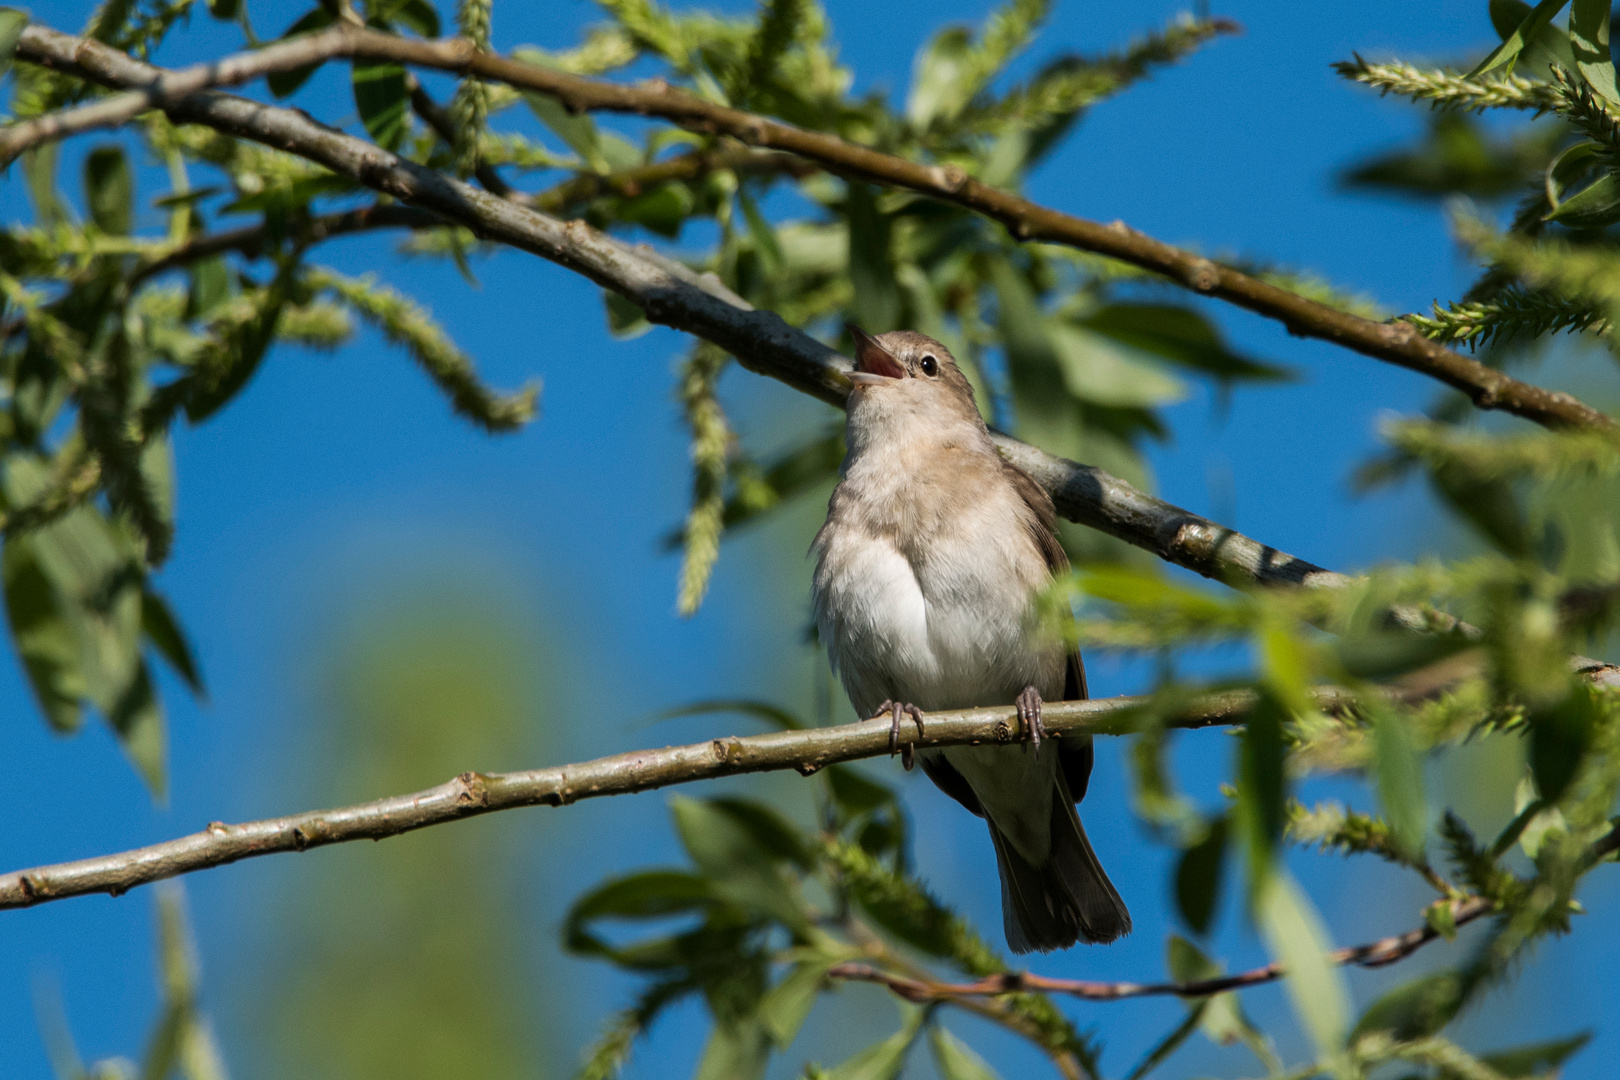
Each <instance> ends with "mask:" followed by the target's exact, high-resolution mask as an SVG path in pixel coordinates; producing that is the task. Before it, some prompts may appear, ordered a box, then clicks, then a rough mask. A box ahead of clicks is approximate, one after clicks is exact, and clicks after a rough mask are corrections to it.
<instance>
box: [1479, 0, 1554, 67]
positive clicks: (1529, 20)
mask: <svg viewBox="0 0 1620 1080" xmlns="http://www.w3.org/2000/svg"><path fill="white" fill-rule="evenodd" d="M1566 3H1568V0H1541V3H1539V4H1537V5H1536V6H1535V9H1534V10H1533V11H1531V12H1530V13H1529V14H1528V15H1526V16H1525V17H1524V20H1523V21H1522V22H1520V23H1519V25H1518V26H1516V27H1514V28H1513V31H1512V33H1510V34H1508V36H1507V37H1506V38H1505V39H1504V40H1503V42H1502V44H1500V45H1498V46H1497V47H1496V48H1495V49H1493V50H1491V53H1490V55H1489V56H1487V57H1485V59H1483V60H1481V61H1480V62H1479V64H1478V66H1476V67H1475V68H1474V70H1472V71H1470V72H1469V73H1468V78H1470V79H1475V78H1478V77H1479V76H1481V75H1483V74H1485V73H1486V72H1487V71H1494V70H1495V69H1496V68H1499V67H1503V66H1506V68H1507V70H1508V71H1512V70H1513V65H1514V63H1515V61H1517V60H1518V59H1519V54H1520V53H1522V52H1524V50H1525V47H1526V46H1527V45H1528V44H1529V42H1530V41H1531V40H1532V39H1534V38H1535V37H1536V36H1537V35H1538V34H1539V33H1540V31H1541V30H1542V29H1543V28H1544V27H1546V26H1547V24H1549V23H1550V22H1552V19H1553V16H1554V15H1557V14H1558V13H1559V12H1560V11H1562V10H1563V9H1564V5H1565V4H1566ZM1495 10H1496V5H1495V4H1494V3H1493V4H1492V14H1493V15H1494V14H1495Z"/></svg>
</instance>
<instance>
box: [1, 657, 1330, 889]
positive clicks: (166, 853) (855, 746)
mask: <svg viewBox="0 0 1620 1080" xmlns="http://www.w3.org/2000/svg"><path fill="white" fill-rule="evenodd" d="M1344 700H1346V699H1345V697H1344V693H1343V691H1340V690H1336V689H1334V688H1331V687H1328V688H1323V689H1322V690H1320V691H1319V692H1318V704H1319V705H1321V706H1322V707H1324V708H1330V707H1332V706H1333V705H1334V704H1336V703H1341V702H1343V701H1344ZM1145 701H1146V699H1145V698H1133V697H1119V698H1104V699H1101V700H1097V701H1062V702H1050V703H1048V704H1047V705H1046V707H1045V710H1044V711H1043V712H1042V714H1041V715H1042V720H1043V721H1044V722H1045V726H1046V730H1047V732H1048V733H1049V734H1058V735H1060V736H1061V735H1062V734H1063V733H1065V732H1077V733H1080V732H1083V733H1085V734H1119V733H1123V732H1124V731H1127V730H1129V723H1128V722H1127V721H1125V720H1124V719H1123V718H1122V716H1121V714H1123V713H1125V712H1126V711H1127V710H1130V709H1132V708H1133V707H1135V706H1138V705H1141V704H1143V703H1144V702H1145ZM1253 701H1254V697H1253V695H1252V694H1248V693H1245V692H1241V691H1234V692H1227V693H1221V694H1211V695H1207V696H1205V697H1203V698H1201V699H1199V701H1198V702H1197V703H1196V704H1195V705H1193V706H1192V707H1190V708H1189V709H1188V710H1187V711H1185V712H1183V713H1181V714H1179V715H1178V716H1176V717H1173V718H1171V719H1170V720H1169V721H1167V725H1168V726H1170V727H1177V728H1203V727H1210V726H1214V725H1221V724H1232V723H1235V722H1237V721H1238V719H1239V718H1240V717H1241V716H1242V715H1243V714H1244V713H1245V712H1246V711H1247V710H1248V709H1249V707H1250V706H1251V705H1252V703H1253ZM890 727H891V721H890V720H889V719H887V718H880V719H876V720H863V721H861V722H859V723H855V724H844V725H842V726H839V727H827V728H810V729H806V730H801V731H780V732H772V733H770V734H766V735H750V736H743V737H739V736H731V737H728V738H720V739H711V740H708V741H706V742H700V743H691V744H689V745H686V746H671V747H665V748H664V749H662V750H636V751H632V752H630V753H627V754H615V755H613V756H612V757H605V758H597V759H596V760H595V761H586V762H582V763H579V764H574V765H562V766H558V767H555V768H549V769H532V770H529V771H526V772H513V773H489V774H484V773H471V772H468V773H462V774H461V775H460V776H457V777H456V778H455V779H453V780H449V781H446V782H445V783H443V784H440V785H439V786H437V787H432V788H428V789H427V790H425V791H418V792H414V793H412V794H410V795H396V796H394V797H392V798H386V799H378V800H376V801H374V802H368V803H361V804H359V805H356V806H344V807H338V808H336V809H331V810H312V811H307V812H305V813H301V814H291V815H288V816H286V817H279V818H269V819H266V820H264V821H253V822H248V823H246V824H243V825H225V824H221V823H219V822H214V823H212V824H210V825H209V826H208V828H207V829H205V830H204V831H202V832H200V833H193V834H192V835H190V836H184V837H181V838H180V839H178V840H170V841H167V842H165V843H161V844H153V845H151V846H150V847H144V848H137V849H135V850H133V851H125V852H121V853H119V854H116V855H104V856H99V857H97V858H91V859H81V860H79V861H77V862H66V863H59V864H57V865H54V866H41V867H36V868H34V869H32V870H19V871H15V872H12V873H9V874H4V875H0V909H4V908H20V907H32V906H34V905H35V904H41V903H45V902H46V901H49V900H60V899H63V898H65V897H69V896H83V895H86V894H89V893H100V892H104V893H110V894H111V895H113V896H118V895H121V894H123V893H125V892H127V891H128V890H129V889H131V888H134V887H135V886H137V885H146V884H149V883H150V882H153V881H160V880H162V879H164V878H171V877H175V876H177V875H179V874H189V873H192V872H193V871H197V870H206V869H208V868H210V867H214V866H223V865H225V864H226V863H232V862H236V861H237V860H239V859H250V858H254V857H257V856H260V855H272V854H275V853H277V852H283V851H303V850H304V849H305V848H311V847H324V846H325V845H327V844H341V843H345V842H347V841H351V840H381V839H382V838H384V837H387V836H398V835H400V834H401V833H407V832H413V831H415V830H417V829H423V828H427V827H428V826H431V825H442V824H444V823H445V822H449V821H459V820H461V819H462V818H469V817H477V816H479V815H481V814H490V813H494V812H496V811H498V810H511V809H514V808H516V807H520V806H566V805H568V804H569V803H572V802H576V801H578V800H580V799H594V798H600V797H602V796H607V795H627V794H630V793H632V792H637V791H651V790H653V789H655V788H661V787H666V786H668V785H670V784H686V783H691V782H693V781H696V780H711V779H715V778H717V777H721V776H736V775H738V774H741V773H755V772H773V771H781V770H785V769H794V770H796V771H798V772H800V773H802V774H804V775H806V776H808V775H810V774H812V773H815V772H817V771H818V770H820V769H824V768H826V767H827V766H828V765H835V764H837V763H839V762H843V761H856V760H858V759H861V758H871V757H880V756H883V755H886V754H888V753H889V742H890V736H891V732H890ZM1021 738H1022V735H1021V733H1020V731H1019V723H1018V714H1017V712H1016V711H1015V710H1014V709H1012V708H1010V707H1009V708H991V709H968V710H962V711H957V712H939V713H929V714H927V715H926V717H925V719H924V722H923V731H922V732H918V731H917V729H916V726H915V725H911V724H907V725H905V726H904V727H903V728H902V729H901V732H900V735H899V745H900V747H902V748H906V747H912V748H916V747H929V746H968V745H977V744H980V743H992V742H993V743H1009V742H1016V741H1019V740H1020V739H1021Z"/></svg>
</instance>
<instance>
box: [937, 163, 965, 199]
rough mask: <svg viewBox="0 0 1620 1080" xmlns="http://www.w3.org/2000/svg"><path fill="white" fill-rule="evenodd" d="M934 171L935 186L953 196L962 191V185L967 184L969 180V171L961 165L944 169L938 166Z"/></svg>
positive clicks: (946, 166)
mask: <svg viewBox="0 0 1620 1080" xmlns="http://www.w3.org/2000/svg"><path fill="white" fill-rule="evenodd" d="M932 171H933V174H934V183H935V185H936V186H938V187H940V188H942V189H944V190H945V191H948V192H950V193H951V194H952V195H954V194H956V193H957V192H958V191H961V190H962V185H963V184H965V183H967V180H968V174H967V170H966V169H964V168H962V166H960V165H945V166H943V167H941V166H938V165H936V166H934V168H933V170H932Z"/></svg>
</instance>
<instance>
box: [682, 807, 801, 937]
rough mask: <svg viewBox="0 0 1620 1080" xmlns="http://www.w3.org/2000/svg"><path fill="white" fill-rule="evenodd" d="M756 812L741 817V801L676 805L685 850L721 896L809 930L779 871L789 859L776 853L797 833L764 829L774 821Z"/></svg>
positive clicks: (789, 887) (781, 828)
mask: <svg viewBox="0 0 1620 1080" xmlns="http://www.w3.org/2000/svg"><path fill="white" fill-rule="evenodd" d="M751 809H752V811H753V812H752V813H748V814H744V813H738V812H737V810H736V806H735V801H732V803H731V805H726V804H724V803H720V802H718V801H711V800H700V799H690V798H684V797H682V798H676V799H672V800H671V801H670V810H671V812H672V813H673V814H674V817H675V828H676V832H677V833H679V835H680V838H681V843H682V845H683V846H684V847H685V848H686V850H687V853H688V854H689V855H691V857H692V861H693V862H695V863H696V864H697V865H698V869H699V870H700V871H701V872H702V873H703V874H704V875H705V876H707V877H708V878H709V879H710V880H711V881H712V882H713V883H714V889H715V891H716V892H717V893H718V894H719V895H721V896H724V897H725V898H726V899H728V900H730V901H731V902H733V903H735V904H738V905H740V906H742V907H744V908H746V909H748V910H750V911H753V912H756V913H758V914H760V915H763V916H765V917H767V918H772V919H775V920H777V921H778V922H781V923H783V924H785V925H787V926H791V927H799V926H803V925H804V924H805V922H806V915H805V913H804V910H803V907H802V905H801V904H800V902H799V900H798V898H797V896H795V894H794V891H793V889H792V888H791V886H790V885H789V883H788V881H787V879H786V877H785V876H784V875H783V874H782V871H781V869H780V867H779V866H778V863H779V862H780V861H781V860H782V859H783V858H785V857H787V856H786V855H785V853H784V852H783V851H781V850H778V849H777V848H776V847H775V845H776V844H777V843H780V842H781V841H782V839H783V837H784V836H785V835H791V833H790V832H789V830H788V827H787V826H785V825H782V826H781V827H780V829H772V828H771V827H770V826H767V825H764V824H762V822H763V820H764V819H766V818H767V816H770V817H774V815H773V814H771V812H770V811H767V810H764V808H762V807H754V808H751ZM779 820H780V819H778V821H779Z"/></svg>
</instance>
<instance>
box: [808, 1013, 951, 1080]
mask: <svg viewBox="0 0 1620 1080" xmlns="http://www.w3.org/2000/svg"><path fill="white" fill-rule="evenodd" d="M901 1015H902V1016H903V1017H904V1021H903V1023H902V1025H901V1027H900V1030H899V1031H897V1032H895V1033H894V1034H893V1035H890V1036H889V1037H888V1038H887V1039H884V1040H883V1041H882V1042H880V1043H874V1044H872V1045H871V1046H868V1047H867V1048H866V1049H865V1050H862V1051H860V1052H859V1053H857V1054H856V1055H855V1056H854V1057H851V1058H850V1059H849V1060H848V1061H845V1062H844V1063H843V1064H841V1065H839V1066H838V1067H837V1068H835V1069H833V1070H831V1071H830V1072H829V1073H828V1074H827V1080H897V1078H898V1077H899V1075H900V1070H901V1069H903V1068H904V1067H905V1064H906V1055H907V1054H908V1053H910V1051H911V1044H912V1043H914V1042H916V1041H917V1032H918V1031H919V1030H920V1029H921V1027H922V1022H923V1020H924V1018H926V1016H927V1015H928V1014H927V1012H926V1011H924V1010H923V1009H920V1008H918V1007H917V1006H915V1005H902V1006H901Z"/></svg>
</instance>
